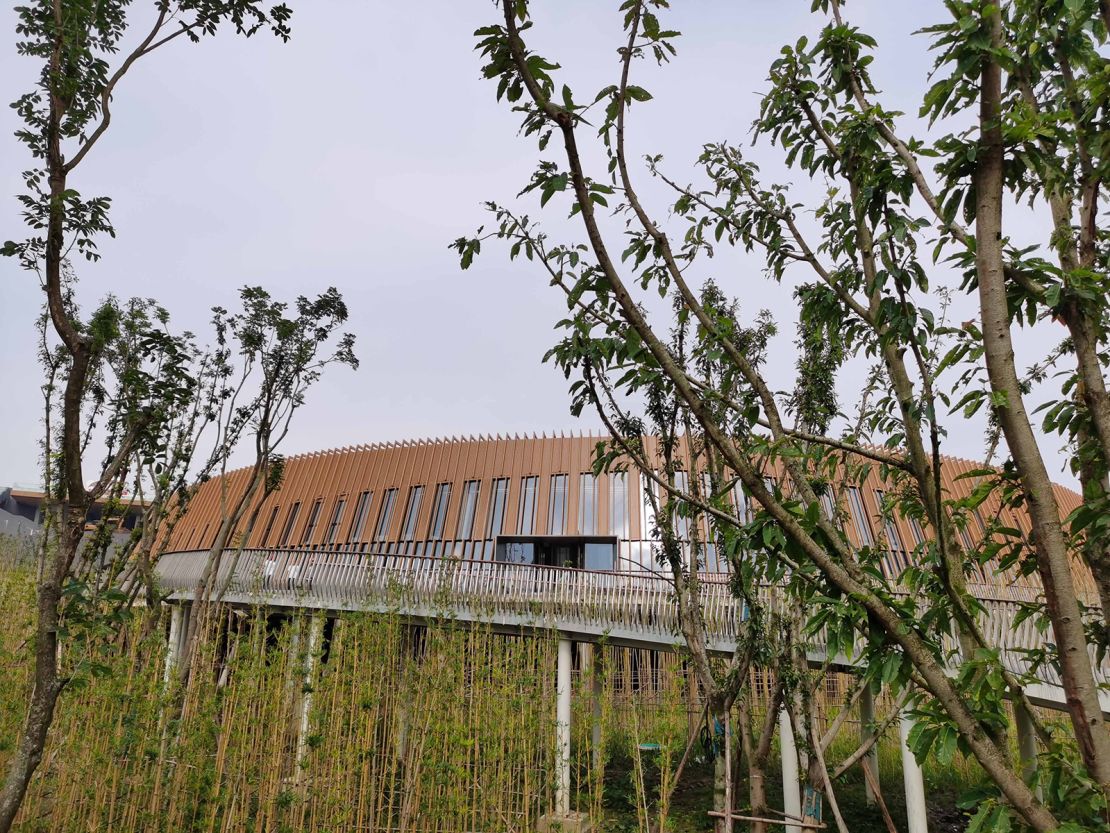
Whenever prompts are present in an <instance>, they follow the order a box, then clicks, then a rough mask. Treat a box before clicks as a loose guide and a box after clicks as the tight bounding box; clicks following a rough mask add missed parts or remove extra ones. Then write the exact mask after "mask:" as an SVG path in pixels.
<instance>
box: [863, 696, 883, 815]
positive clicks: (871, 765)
mask: <svg viewBox="0 0 1110 833" xmlns="http://www.w3.org/2000/svg"><path fill="white" fill-rule="evenodd" d="M874 735H875V695H874V694H872V693H871V686H870V685H869V684H866V685H864V687H863V692H862V693H861V694H860V698H859V739H860V743H867V742H868V741H869V740H871V738H872V737H874ZM861 763H862V764H863V766H864V768H865V769H866V770H867V773H868V774H869V775H870V776H871V778H867V777H866V776H865V777H864V779H863V786H864V798H865V799H866V801H867V804H868V805H869V806H870V805H873V804H874V803H875V790H874V789H872V787H871V781H872V780H873V781H874V782H875V785H876V786H878V784H879V745H878V744H877V743H876V744H875V745H874V746H872V747H871V750H870V751H869V752H868V753H867V754H866V755H864V756H863V761H861Z"/></svg>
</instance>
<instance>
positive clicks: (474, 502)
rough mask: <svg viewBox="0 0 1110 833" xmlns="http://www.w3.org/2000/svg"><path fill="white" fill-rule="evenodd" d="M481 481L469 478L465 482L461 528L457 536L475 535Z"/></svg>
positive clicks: (460, 511)
mask: <svg viewBox="0 0 1110 833" xmlns="http://www.w3.org/2000/svg"><path fill="white" fill-rule="evenodd" d="M481 485H482V484H481V483H479V482H478V481H477V480H468V481H466V483H464V484H463V493H462V500H461V501H460V502H459V528H458V530H457V531H456V533H455V537H456V538H459V539H467V538H473V537H474V516H475V514H476V513H477V511H478V491H479V489H480V487H481Z"/></svg>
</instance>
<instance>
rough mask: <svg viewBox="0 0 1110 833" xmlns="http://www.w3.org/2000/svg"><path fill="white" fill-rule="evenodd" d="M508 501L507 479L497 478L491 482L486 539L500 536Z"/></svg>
mask: <svg viewBox="0 0 1110 833" xmlns="http://www.w3.org/2000/svg"><path fill="white" fill-rule="evenodd" d="M508 500H509V478H507V477H498V478H497V479H495V480H494V481H493V490H492V491H491V492H490V495H489V525H488V528H487V530H486V537H487V538H492V537H493V536H495V535H500V534H501V532H502V529H503V527H504V525H505V504H506V503H507V502H508Z"/></svg>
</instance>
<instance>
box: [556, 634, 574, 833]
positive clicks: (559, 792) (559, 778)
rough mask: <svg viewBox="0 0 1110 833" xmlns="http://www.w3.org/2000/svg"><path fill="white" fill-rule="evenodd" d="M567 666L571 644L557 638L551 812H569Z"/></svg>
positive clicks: (569, 664) (568, 683) (568, 669)
mask: <svg viewBox="0 0 1110 833" xmlns="http://www.w3.org/2000/svg"><path fill="white" fill-rule="evenodd" d="M570 670H571V644H570V640H569V639H560V640H559V666H558V670H557V674H556V678H555V698H556V703H555V814H556V815H558V816H567V815H570Z"/></svg>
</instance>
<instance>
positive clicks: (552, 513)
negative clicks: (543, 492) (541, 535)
mask: <svg viewBox="0 0 1110 833" xmlns="http://www.w3.org/2000/svg"><path fill="white" fill-rule="evenodd" d="M566 528H567V476H566V475H565V474H553V475H551V501H550V503H549V505H548V512H547V534H548V535H562V534H563V533H564V532H565V531H566Z"/></svg>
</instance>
